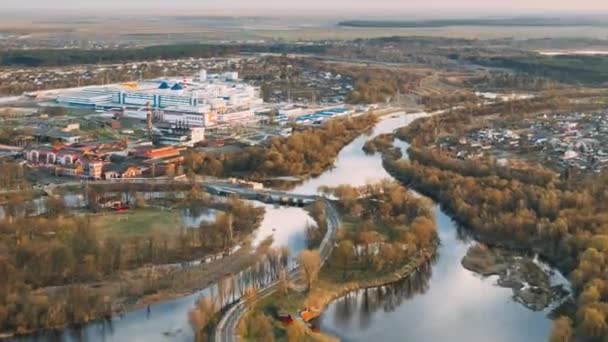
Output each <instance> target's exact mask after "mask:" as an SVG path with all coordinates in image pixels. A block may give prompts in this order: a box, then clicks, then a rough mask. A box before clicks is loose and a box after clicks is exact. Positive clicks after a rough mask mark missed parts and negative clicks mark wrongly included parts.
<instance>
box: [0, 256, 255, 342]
mask: <svg viewBox="0 0 608 342" xmlns="http://www.w3.org/2000/svg"><path fill="white" fill-rule="evenodd" d="M255 262H256V258H252V250H251V248H248V247H245V248H240V249H238V250H237V251H235V252H234V253H233V254H231V255H228V256H223V255H222V254H218V255H215V256H209V257H207V258H205V259H203V260H200V261H199V260H197V261H194V262H185V263H181V264H172V265H159V266H155V265H151V266H145V267H141V268H138V269H136V270H129V271H123V272H121V273H120V274H119V275H117V276H116V277H113V278H112V279H109V280H107V281H104V282H101V283H90V284H78V286H79V289H80V290H81V291H84V292H86V293H87V294H88V295H90V296H95V297H102V298H108V300H109V299H110V298H111V300H112V302H111V303H107V304H108V310H107V311H106V312H105V313H104V314H100V315H99V316H91V317H90V319H87V320H83V321H81V322H78V323H77V324H75V323H67V324H58V325H55V326H53V327H52V328H47V329H40V330H23V331H18V332H16V333H10V332H5V333H3V334H2V335H0V339H7V338H13V337H18V336H27V335H41V336H43V335H45V334H46V333H49V332H54V331H59V330H63V329H65V328H67V327H75V328H78V327H79V326H81V325H84V324H87V323H90V322H95V321H99V322H102V321H109V320H111V319H112V318H113V317H122V316H123V315H124V314H126V313H128V312H134V311H136V310H140V309H144V308H146V307H148V306H149V307H150V310H151V312H154V310H155V309H154V306H155V305H157V304H160V303H164V302H167V301H171V300H174V299H178V298H182V297H186V296H189V295H192V294H194V293H197V292H199V291H200V290H202V289H204V288H206V287H208V286H209V285H210V284H214V283H216V282H218V281H220V280H221V279H222V278H224V277H226V276H228V275H230V274H236V273H238V272H239V271H240V270H242V269H245V268H247V267H251V266H252V265H253V264H254V263H255ZM63 291H67V288H65V287H53V288H45V289H39V290H37V291H36V292H35V293H36V294H39V295H43V294H47V293H58V292H63Z"/></svg>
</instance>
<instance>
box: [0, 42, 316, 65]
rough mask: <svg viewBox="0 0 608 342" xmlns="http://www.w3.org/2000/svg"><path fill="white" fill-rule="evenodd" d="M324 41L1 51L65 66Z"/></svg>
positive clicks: (307, 49) (11, 61)
mask: <svg viewBox="0 0 608 342" xmlns="http://www.w3.org/2000/svg"><path fill="white" fill-rule="evenodd" d="M324 51H325V47H324V45H320V44H318V45H296V44H286V43H275V44H240V45H239V44H170V45H155V46H146V47H138V48H120V49H104V50H83V49H70V50H60V49H38V50H36V49H32V50H9V51H1V52H0V65H3V66H22V67H40V66H63V65H76V64H100V63H119V62H129V61H144V60H156V59H177V58H187V57H194V58H210V57H222V56H227V55H235V54H239V53H254V52H272V53H322V52H324Z"/></svg>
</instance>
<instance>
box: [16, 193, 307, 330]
mask: <svg viewBox="0 0 608 342" xmlns="http://www.w3.org/2000/svg"><path fill="white" fill-rule="evenodd" d="M254 203H256V205H261V206H264V208H265V209H266V213H265V216H264V219H263V220H262V223H261V226H260V228H259V229H258V232H257V234H256V241H258V242H259V241H262V240H263V239H264V238H266V237H268V235H273V245H275V246H288V247H289V248H290V250H291V251H292V256H295V255H298V254H299V253H300V252H301V251H302V249H303V248H305V246H306V241H305V237H306V226H307V224H308V223H312V222H314V221H313V220H312V218H311V217H310V216H309V215H308V213H307V212H306V211H305V210H304V209H302V208H284V207H275V206H272V205H267V204H261V203H259V202H254ZM190 214H195V217H196V219H198V218H200V216H197V214H198V215H205V213H203V212H202V211H201V212H190ZM188 216H190V215H188ZM251 277H252V275H251V273H249V272H246V271H245V272H242V274H241V277H240V279H241V280H242V281H243V282H245V283H247V282H250V281H251ZM267 281H270V279H267ZM207 285H208V284H201V287H204V286H207ZM212 293H217V289H216V288H215V286H214V285H211V286H209V287H207V288H205V289H204V290H202V291H199V292H197V293H195V294H192V295H190V296H186V297H182V298H179V299H176V300H170V301H167V302H163V303H159V304H157V305H152V307H151V313H150V315H149V316H148V315H147V312H146V309H145V308H144V309H141V310H136V311H132V312H129V313H127V314H125V315H122V316H120V317H115V318H113V319H112V320H109V321H107V320H104V321H96V322H92V323H89V324H86V325H84V326H82V327H77V328H68V329H64V330H61V331H59V332H46V333H43V334H40V335H37V336H29V337H22V338H19V339H16V341H24V342H25V341H27V342H30V341H32V342H34V341H36V342H37V341H62V342H76V341H108V342H114V341H116V342H123V341H135V342H138V341H141V342H153V341H183V342H191V341H193V340H194V334H193V332H192V329H191V328H190V325H189V324H188V311H189V310H190V308H192V306H193V305H194V303H195V302H196V301H197V299H198V298H199V297H200V296H208V295H210V294H212Z"/></svg>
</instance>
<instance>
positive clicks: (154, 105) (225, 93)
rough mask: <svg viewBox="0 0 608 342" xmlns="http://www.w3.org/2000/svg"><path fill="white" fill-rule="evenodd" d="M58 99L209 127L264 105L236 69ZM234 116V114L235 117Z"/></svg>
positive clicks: (95, 89) (82, 91)
mask: <svg viewBox="0 0 608 342" xmlns="http://www.w3.org/2000/svg"><path fill="white" fill-rule="evenodd" d="M57 102H59V103H61V104H64V105H69V106H85V107H92V108H107V107H117V106H119V107H123V108H125V110H124V114H125V116H126V117H132V118H138V119H143V118H145V115H146V111H145V110H142V109H143V108H146V107H148V106H149V107H150V108H151V109H153V110H154V111H155V113H158V114H159V117H160V118H161V120H163V121H166V122H170V123H178V122H179V123H184V124H186V125H188V126H193V127H197V126H200V127H207V126H213V125H216V124H223V123H228V122H234V121H242V120H244V119H247V118H245V117H246V116H248V117H249V118H252V117H253V113H254V111H256V110H257V109H259V108H260V107H262V106H263V104H264V101H263V99H262V98H261V97H260V92H259V89H258V88H256V87H254V86H251V85H249V84H246V83H242V82H239V80H238V73H237V72H226V73H222V74H207V72H206V71H205V70H201V72H200V74H199V75H198V76H197V77H195V78H190V79H188V78H173V79H157V80H147V81H142V82H129V83H124V84H120V85H112V86H92V87H86V88H84V89H79V90H78V91H68V92H64V93H60V94H59V95H58V96H57ZM233 115H234V117H233Z"/></svg>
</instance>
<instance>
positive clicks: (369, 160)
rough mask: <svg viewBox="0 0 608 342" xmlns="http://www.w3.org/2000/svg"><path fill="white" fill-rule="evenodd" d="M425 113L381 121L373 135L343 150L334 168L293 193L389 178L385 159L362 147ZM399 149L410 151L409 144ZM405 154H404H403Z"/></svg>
mask: <svg viewBox="0 0 608 342" xmlns="http://www.w3.org/2000/svg"><path fill="white" fill-rule="evenodd" d="M424 115H425V114H411V115H398V116H395V117H390V118H387V119H385V120H382V121H380V122H379V123H378V125H376V127H375V128H374V129H373V131H372V132H371V134H368V135H363V136H360V137H358V138H356V139H355V140H353V141H352V142H351V143H350V144H349V145H347V146H346V147H345V148H343V149H342V151H340V153H339V154H338V158H337V159H336V163H335V165H334V168H333V169H331V170H329V171H327V172H324V173H323V174H322V175H321V176H319V177H318V178H314V179H311V180H308V181H306V182H304V183H303V184H301V185H299V186H297V187H295V188H294V189H293V190H292V192H294V193H298V194H307V195H310V194H316V193H317V190H318V188H319V187H320V186H330V187H331V186H338V185H340V184H350V185H352V186H361V185H365V184H369V183H375V182H377V181H379V180H381V179H384V178H389V177H390V175H389V174H388V173H387V172H386V171H385V170H384V168H383V167H382V159H381V158H380V157H379V155H367V154H365V153H364V152H363V150H362V148H363V145H364V144H365V142H366V141H368V140H370V139H372V138H374V137H376V136H378V135H380V134H385V133H391V132H393V131H394V130H395V129H396V128H399V127H401V126H405V125H408V124H409V123H411V122H412V121H414V120H415V119H417V118H419V117H422V116H424ZM396 145H397V146H398V147H401V148H404V149H405V150H407V146H408V145H407V143H405V142H401V141H399V142H396ZM404 152H405V151H404Z"/></svg>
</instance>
